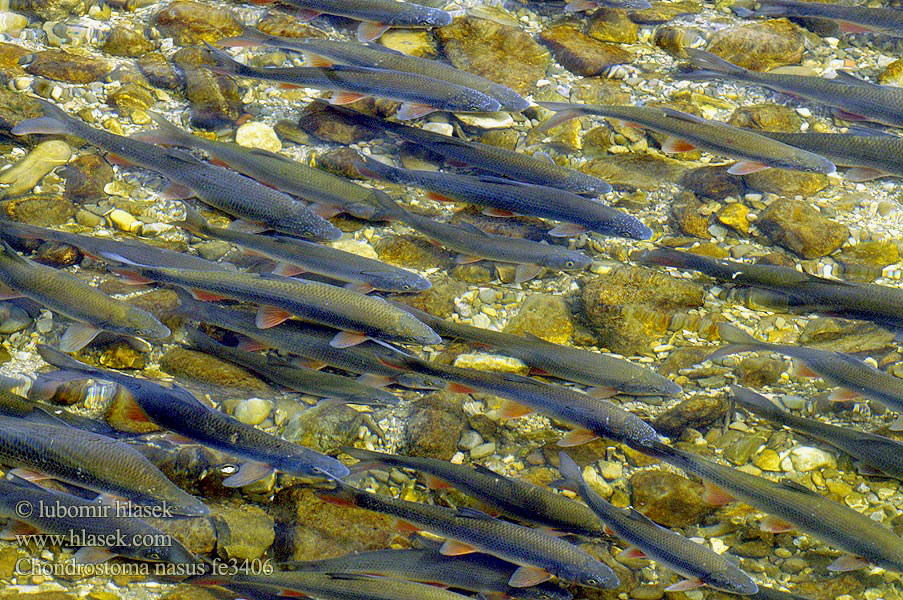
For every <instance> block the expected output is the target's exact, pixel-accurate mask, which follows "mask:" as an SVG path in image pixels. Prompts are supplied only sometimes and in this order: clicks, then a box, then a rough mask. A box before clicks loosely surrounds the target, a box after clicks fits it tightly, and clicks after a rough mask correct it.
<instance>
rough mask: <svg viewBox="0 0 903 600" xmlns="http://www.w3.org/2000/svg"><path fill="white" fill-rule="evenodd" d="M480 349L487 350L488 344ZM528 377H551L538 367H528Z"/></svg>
mask: <svg viewBox="0 0 903 600" xmlns="http://www.w3.org/2000/svg"><path fill="white" fill-rule="evenodd" d="M470 345H471V346H474V347H480V346H478V345H477V344H475V343H473V342H471V344H470ZM482 347H483V348H489V345H488V344H484V345H483V346H482ZM530 375H539V376H540V377H544V376H547V375H551V373H549V372H548V371H546V370H545V369H541V368H539V367H530Z"/></svg>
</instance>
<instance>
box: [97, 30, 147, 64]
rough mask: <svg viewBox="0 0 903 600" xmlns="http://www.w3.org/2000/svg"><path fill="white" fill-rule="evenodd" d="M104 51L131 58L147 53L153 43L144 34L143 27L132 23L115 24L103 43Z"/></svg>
mask: <svg viewBox="0 0 903 600" xmlns="http://www.w3.org/2000/svg"><path fill="white" fill-rule="evenodd" d="M103 49H104V52H106V53H107V54H110V55H112V56H129V57H132V58H135V57H138V56H142V55H144V54H147V53H148V52H150V51H151V50H153V49H154V44H153V42H151V41H150V40H148V39H147V37H146V36H145V35H144V28H143V27H141V26H138V25H137V24H135V23H132V24H131V25H130V26H129V27H126V26H125V25H116V26H115V27H113V29H112V30H111V31H110V34H109V35H108V36H107V39H106V41H104V44H103Z"/></svg>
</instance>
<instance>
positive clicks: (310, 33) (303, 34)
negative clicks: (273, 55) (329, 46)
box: [256, 10, 388, 39]
mask: <svg viewBox="0 0 903 600" xmlns="http://www.w3.org/2000/svg"><path fill="white" fill-rule="evenodd" d="M256 27H257V29H259V30H260V31H262V32H264V33H265V34H267V35H275V36H279V37H287V38H304V39H311V38H325V37H327V35H326V32H325V31H323V30H322V29H317V28H316V27H314V26H313V25H310V24H309V23H302V22H301V21H299V20H298V19H297V18H295V17H294V16H292V15H291V14H289V13H286V12H281V11H278V10H269V11H267V12H266V14H265V15H264V16H263V18H261V19H260V20H259V21H257V25H256ZM386 33H388V32H386Z"/></svg>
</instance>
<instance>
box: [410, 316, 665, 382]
mask: <svg viewBox="0 0 903 600" xmlns="http://www.w3.org/2000/svg"><path fill="white" fill-rule="evenodd" d="M396 305H397V306H398V307H400V308H402V309H404V310H406V311H408V312H410V313H411V314H413V315H414V316H415V317H417V319H418V320H420V321H421V322H423V323H426V324H427V325H429V326H430V328H431V329H432V330H433V331H435V332H436V333H438V334H439V335H441V336H443V337H447V338H459V339H465V340H469V341H471V342H474V343H476V344H478V345H485V346H491V347H493V348H495V349H497V350H498V351H499V352H501V353H502V354H504V355H506V356H511V357H514V358H518V359H520V360H522V361H524V362H525V363H526V364H528V365H529V366H530V367H532V368H533V369H536V370H537V371H538V372H539V373H542V374H544V375H551V376H553V377H557V378H559V379H566V380H567V381H573V382H576V383H582V384H585V385H591V386H595V387H599V388H605V389H610V390H611V391H612V392H621V393H624V394H630V395H632V396H676V395H677V394H680V393H681V387H680V386H679V385H677V384H676V383H674V382H673V381H671V380H670V379H668V378H667V377H662V376H661V375H659V374H658V373H656V372H655V371H652V370H651V369H647V368H645V367H641V366H639V365H635V364H633V363H632V362H630V361H627V360H624V359H623V358H615V357H613V356H608V355H606V354H600V353H598V352H590V351H589V350H582V349H580V348H574V347H573V346H564V345H562V344H553V343H552V342H547V341H546V340H544V339H542V338H540V337H537V336H535V335H533V334H531V333H525V334H524V335H514V334H511V333H503V332H501V331H493V330H491V329H483V328H481V327H474V326H472V325H466V324H464V323H458V322H456V321H450V320H448V319H440V318H439V317H436V316H433V315H431V314H429V313H426V312H423V311H422V310H418V309H416V308H413V307H411V306H408V305H406V304H402V303H396Z"/></svg>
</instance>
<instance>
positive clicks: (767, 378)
mask: <svg viewBox="0 0 903 600" xmlns="http://www.w3.org/2000/svg"><path fill="white" fill-rule="evenodd" d="M784 367H785V364H784V361H783V360H781V359H779V358H771V357H768V356H747V357H746V358H744V359H743V360H741V361H740V364H738V365H737V367H736V369H734V373H736V375H737V382H738V383H739V384H740V385H745V386H747V387H752V388H760V387H762V386H766V385H772V384H775V383H777V382H778V380H779V379H780V378H781V373H783V372H784Z"/></svg>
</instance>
